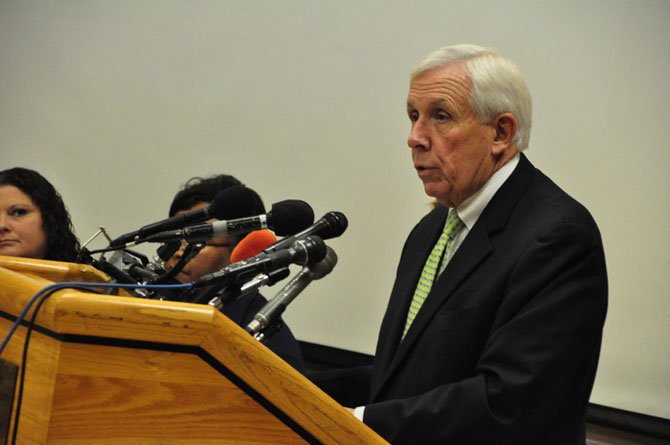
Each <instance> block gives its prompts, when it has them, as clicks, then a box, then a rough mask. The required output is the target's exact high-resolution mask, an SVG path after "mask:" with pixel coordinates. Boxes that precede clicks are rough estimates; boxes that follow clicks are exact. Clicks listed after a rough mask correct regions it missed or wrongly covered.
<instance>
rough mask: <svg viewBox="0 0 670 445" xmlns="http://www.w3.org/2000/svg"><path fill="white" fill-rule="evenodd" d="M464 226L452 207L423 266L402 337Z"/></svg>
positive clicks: (444, 264)
mask: <svg viewBox="0 0 670 445" xmlns="http://www.w3.org/2000/svg"><path fill="white" fill-rule="evenodd" d="M463 226H464V225H463V221H461V219H460V218H459V217H458V214H457V213H456V209H451V211H450V212H449V216H447V220H446V221H445V223H444V229H443V230H442V234H441V235H440V238H439V239H438V240H437V243H436V244H435V246H434V247H433V250H432V251H431V252H430V255H428V259H427V260H426V264H424V266H423V271H422V272H421V277H419V282H418V283H417V285H416V290H415V291H414V296H413V297H412V304H410V306H409V311H408V312H407V321H406V322H405V329H404V330H403V332H402V338H405V335H406V334H407V331H409V327H410V326H411V325H412V322H413V321H414V318H415V317H416V314H418V313H419V309H421V305H423V302H424V301H425V299H426V297H427V296H428V294H429V293H430V289H431V288H432V287H433V282H434V281H435V278H436V277H437V276H438V275H439V274H440V272H442V270H444V267H445V266H446V262H447V261H446V260H448V259H449V258H450V257H451V254H452V252H453V250H454V238H456V235H458V232H460V230H461V229H462V228H463ZM438 271H439V272H438Z"/></svg>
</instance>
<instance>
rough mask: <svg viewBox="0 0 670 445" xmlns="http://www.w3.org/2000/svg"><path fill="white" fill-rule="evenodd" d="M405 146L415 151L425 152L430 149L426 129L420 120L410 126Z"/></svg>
mask: <svg viewBox="0 0 670 445" xmlns="http://www.w3.org/2000/svg"><path fill="white" fill-rule="evenodd" d="M407 145H408V146H409V147H410V148H412V149H415V150H426V149H428V148H429V147H430V138H429V136H428V129H427V128H426V125H425V124H424V122H423V121H422V120H421V119H419V120H417V121H416V122H414V124H413V125H412V129H411V130H410V132H409V137H408V138H407Z"/></svg>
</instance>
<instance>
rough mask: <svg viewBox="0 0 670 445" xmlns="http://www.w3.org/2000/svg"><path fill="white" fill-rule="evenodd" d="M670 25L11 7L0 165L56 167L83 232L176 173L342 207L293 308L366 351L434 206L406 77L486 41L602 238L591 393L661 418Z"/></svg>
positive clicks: (1, 41)
mask: <svg viewBox="0 0 670 445" xmlns="http://www.w3.org/2000/svg"><path fill="white" fill-rule="evenodd" d="M668 23H670V3H668V2H667V0H658V1H649V0H641V1H635V2H633V1H611V0H594V1H590V2H583V1H577V0H566V1H561V2H536V1H531V0H528V1H511V2H506V3H504V4H503V3H500V2H487V1H482V0H478V1H469V2H444V1H424V2H405V1H391V2H389V1H382V0H375V1H363V2H361V1H356V2H353V1H351V2H315V1H308V0H295V1H283V2H282V1H265V0H263V1H261V0H255V1H247V2H233V1H174V0H173V1H168V0H155V1H128V0H125V1H111V2H110V1H100V0H93V1H90V0H86V1H84V0H82V1H60V2H53V1H44V0H34V1H20V0H3V1H2V2H0V160H1V161H2V162H1V165H2V166H3V167H9V166H14V165H23V166H27V167H32V168H35V169H38V170H40V171H41V172H43V173H44V174H45V175H46V176H47V177H48V178H50V179H51V180H52V181H53V182H54V183H55V184H56V185H57V187H58V188H59V189H60V190H61V191H62V193H63V195H64V197H65V199H66V202H67V203H68V205H69V207H70V210H71V212H72V215H73V217H74V221H75V224H76V228H77V232H78V234H79V236H80V238H82V239H86V238H88V237H89V236H90V235H91V234H93V232H94V231H95V229H96V228H97V227H98V226H99V225H104V226H106V227H107V229H108V230H109V232H110V233H111V234H112V235H119V234H121V233H123V232H126V231H129V230H132V229H136V228H138V227H139V226H141V225H143V224H146V223H149V222H152V221H155V220H157V219H160V218H163V217H164V216H166V213H167V207H168V204H169V201H170V199H171V197H172V195H173V194H174V192H175V191H176V190H177V188H178V186H179V185H180V184H181V183H183V182H184V181H185V180H186V179H187V178H189V177H191V176H194V175H207V174H212V173H217V172H228V173H232V174H234V175H236V176H238V177H239V178H241V179H242V180H243V181H245V182H246V183H247V184H248V185H249V186H251V187H252V188H254V189H256V190H257V191H258V192H259V193H261V194H262V195H263V197H264V198H265V201H266V204H267V206H268V207H269V205H270V204H271V203H273V202H276V201H279V200H282V199H288V198H299V199H304V200H306V201H308V202H309V203H311V204H312V206H313V207H314V209H315V212H316V213H317V216H321V215H322V214H324V213H325V212H327V211H329V210H340V211H342V212H344V213H345V214H346V215H347V216H348V218H349V222H350V227H349V230H348V231H347V232H346V233H345V234H344V235H343V236H342V237H341V238H339V239H337V240H333V241H331V242H329V244H330V245H331V246H332V247H333V248H334V249H335V250H336V251H337V253H338V255H339V257H340V263H339V264H338V266H337V268H336V269H335V270H334V272H333V273H332V275H331V276H329V277H327V278H325V279H323V280H321V281H319V282H315V283H313V284H312V285H311V286H310V287H309V288H308V289H307V290H306V291H305V292H304V293H303V295H302V296H301V297H300V298H299V299H298V300H296V301H295V302H294V304H293V305H292V306H291V307H290V308H289V310H288V312H287V316H286V318H287V320H288V321H289V322H290V324H291V326H292V328H293V330H294V331H295V333H296V334H297V336H298V337H299V338H301V339H304V340H308V341H311V342H316V343H322V344H328V345H333V346H336V347H341V348H346V349H352V350H356V351H361V352H367V353H372V352H373V351H374V345H375V339H376V335H377V330H378V327H379V323H380V321H381V317H382V315H383V311H384V307H385V304H386V299H387V297H388V294H389V291H390V288H391V285H392V282H393V278H394V274H395V267H396V262H397V259H398V255H399V252H400V249H401V247H402V243H403V241H404V238H405V236H406V234H407V233H408V231H409V230H410V229H411V227H412V226H413V224H414V223H415V222H416V221H417V220H418V218H419V217H420V216H421V215H422V214H424V213H425V212H426V211H427V210H428V202H429V200H428V198H426V197H425V195H424V194H423V192H422V187H421V186H420V183H419V181H418V179H417V178H416V177H415V175H414V173H413V171H412V169H411V168H410V163H409V151H408V149H407V148H406V146H405V140H406V137H407V130H408V124H407V119H406V117H405V115H404V101H405V94H406V87H407V75H408V72H409V69H410V67H411V66H412V65H413V64H414V63H415V62H416V61H417V60H418V59H419V58H420V57H421V56H422V55H424V54H425V53H426V52H428V51H430V50H432V49H435V48H436V47H439V46H442V45H445V44H451V43H460V42H475V43H480V44H484V45H491V46H495V47H497V48H498V49H499V50H501V51H502V52H503V53H505V54H507V55H509V56H510V57H512V58H513V59H514V60H516V61H517V62H518V64H519V65H520V67H521V69H522V71H523V72H524V73H525V75H526V77H527V79H528V83H529V85H530V88H531V90H532V92H533V97H534V128H533V133H532V137H531V148H530V151H529V152H528V155H529V156H530V158H531V160H532V161H533V162H535V163H536V165H538V166H539V167H540V168H541V169H543V170H544V171H545V172H546V173H547V174H548V175H550V176H551V177H553V178H554V179H555V180H556V181H557V182H558V183H559V184H560V185H562V186H563V187H564V188H565V189H566V190H567V191H568V192H570V193H571V194H573V195H574V196H575V197H576V198H578V199H579V200H581V201H582V202H583V203H584V204H585V205H586V206H587V207H588V208H589V209H591V211H592V212H593V214H594V216H595V217H596V219H597V220H598V222H599V224H600V227H601V230H602V233H603V237H604V240H605V245H606V250H607V258H608V265H609V274H610V284H611V303H610V311H609V317H608V322H607V326H606V332H605V342H604V349H603V353H602V360H601V367H600V370H599V374H598V379H597V382H596V388H595V390H594V394H593V398H592V400H593V402H595V403H600V404H604V405H608V406H614V407H618V408H622V409H627V410H632V411H637V412H642V413H646V414H652V415H656V416H661V417H666V418H670V388H669V387H670V383H669V380H668V376H669V375H670V354H668V349H669V347H670V341H669V339H670V333H669V332H670V330H669V329H668V325H669V324H670V323H669V322H670V299H669V298H668V296H667V290H668V289H670V278H669V276H670V271H669V268H668V265H669V261H668V250H670V242H669V239H668V220H670V208H669V205H668V202H669V201H670V200H669V199H668V189H669V187H668V185H669V180H668V177H669V175H668V167H669V166H670V162H669V160H670V146H669V145H670V142H669V141H670V129H669V128H670V125H668V119H667V116H668V112H667V108H668V104H669V103H670V88H669V86H668V85H669V83H668V73H670V43H668V42H670V31H669V29H670V28H669V27H668V26H667V24H668ZM277 290H278V289H276V290H275V289H269V290H267V291H266V292H265V293H266V295H268V296H271V295H274V293H275V292H276V291H277Z"/></svg>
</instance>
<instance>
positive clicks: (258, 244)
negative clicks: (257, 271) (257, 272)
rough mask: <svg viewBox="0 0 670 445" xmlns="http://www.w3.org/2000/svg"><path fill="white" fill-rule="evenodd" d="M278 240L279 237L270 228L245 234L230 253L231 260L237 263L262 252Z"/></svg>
mask: <svg viewBox="0 0 670 445" xmlns="http://www.w3.org/2000/svg"><path fill="white" fill-rule="evenodd" d="M276 242H277V237H276V236H275V234H274V233H272V232H271V231H269V230H255V231H253V232H251V233H250V234H248V235H247V236H245V237H244V238H243V239H242V241H240V242H239V243H237V246H235V248H234V249H233V251H232V252H231V253H230V262H231V263H237V262H238V261H244V260H246V259H248V258H251V257H252V256H254V255H257V254H259V253H261V252H262V251H263V250H264V249H265V248H267V247H268V246H271V245H272V244H274V243H276Z"/></svg>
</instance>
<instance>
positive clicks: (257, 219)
mask: <svg viewBox="0 0 670 445" xmlns="http://www.w3.org/2000/svg"><path fill="white" fill-rule="evenodd" d="M313 221H314V211H313V210H312V207H311V206H310V205H309V204H307V203H306V202H305V201H300V200H297V199H287V200H285V201H281V202H277V203H275V204H272V210H270V211H269V212H268V213H267V214H265V215H258V216H248V217H246V218H237V219H229V220H227V221H215V222H213V223H205V224H199V225H196V226H190V227H185V228H183V229H180V230H169V231H166V232H161V233H157V234H155V235H151V236H148V237H146V238H145V239H143V240H136V241H134V242H133V243H131V244H137V243H139V242H143V241H148V242H159V243H165V242H171V241H176V240H181V239H184V240H186V241H188V242H189V243H194V242H199V241H206V240H208V239H211V238H214V237H217V236H228V235H239V234H241V233H248V232H251V231H253V230H261V229H268V228H270V229H273V230H274V231H275V232H276V233H277V234H279V235H281V236H285V235H290V234H293V233H296V232H298V231H300V230H303V229H304V228H305V227H308V226H309V225H310V224H312V222H313Z"/></svg>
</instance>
